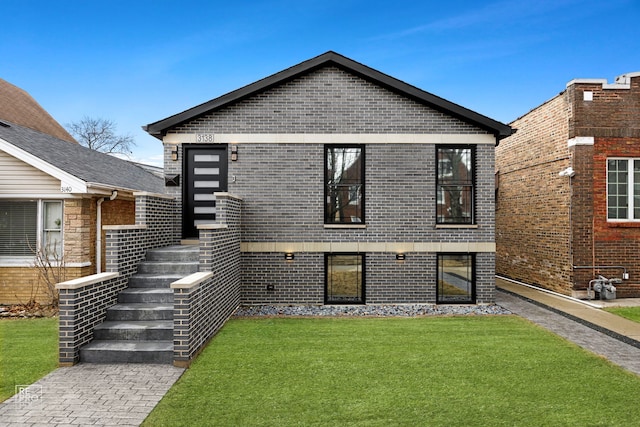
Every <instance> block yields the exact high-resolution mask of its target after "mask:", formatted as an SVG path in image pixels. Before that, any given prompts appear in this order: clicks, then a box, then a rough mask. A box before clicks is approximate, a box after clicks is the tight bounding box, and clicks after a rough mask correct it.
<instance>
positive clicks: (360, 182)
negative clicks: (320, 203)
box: [324, 145, 364, 224]
mask: <svg viewBox="0 0 640 427" xmlns="http://www.w3.org/2000/svg"><path fill="white" fill-rule="evenodd" d="M324 179H325V209H324V221H325V224H352V223H364V147H363V146H360V145H349V146H342V145H328V146H326V147H325V176H324Z"/></svg>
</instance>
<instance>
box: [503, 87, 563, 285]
mask: <svg viewBox="0 0 640 427" xmlns="http://www.w3.org/2000/svg"><path fill="white" fill-rule="evenodd" d="M568 114H569V107H568V105H567V101H566V99H565V97H564V96H563V95H562V94H561V95H559V96H557V97H555V98H553V99H552V100H550V101H548V102H547V103H545V104H543V105H541V106H540V107H538V108H536V109H534V110H532V111H531V112H529V113H528V114H527V115H525V116H523V117H521V118H519V119H517V120H516V121H514V122H513V123H512V124H511V126H512V127H513V128H515V129H517V132H516V133H515V134H514V135H512V136H510V137H508V138H505V139H503V140H502V141H500V144H499V145H498V147H497V148H496V170H497V171H498V175H499V189H498V191H497V203H496V205H497V211H496V228H497V234H496V271H497V273H498V274H500V275H504V276H507V277H511V278H513V279H517V280H521V281H523V282H526V283H535V284H539V285H541V286H543V287H546V288H549V289H552V290H555V291H558V292H564V293H569V292H570V289H571V286H572V284H571V273H572V269H571V267H570V265H571V264H570V261H569V259H570V254H569V251H570V243H569V238H570V231H569V230H570V228H569V227H570V209H569V207H570V198H571V188H570V182H569V178H567V177H560V176H559V175H558V173H559V172H560V171H562V170H564V169H566V168H567V167H569V166H570V165H571V158H570V152H569V149H568V147H567V140H568V129H567V125H568V117H569V116H568Z"/></svg>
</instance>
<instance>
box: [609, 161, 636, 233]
mask: <svg viewBox="0 0 640 427" xmlns="http://www.w3.org/2000/svg"><path fill="white" fill-rule="evenodd" d="M607 219H609V220H623V221H630V220H640V159H607Z"/></svg>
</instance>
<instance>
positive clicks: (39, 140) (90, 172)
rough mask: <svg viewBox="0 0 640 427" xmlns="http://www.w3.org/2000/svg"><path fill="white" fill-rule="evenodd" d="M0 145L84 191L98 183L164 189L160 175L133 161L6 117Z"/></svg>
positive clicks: (159, 191)
mask: <svg viewBox="0 0 640 427" xmlns="http://www.w3.org/2000/svg"><path fill="white" fill-rule="evenodd" d="M0 149H2V150H3V151H6V152H8V153H9V154H11V155H12V156H14V157H16V158H19V159H20V160H23V161H25V162H27V163H29V164H31V165H33V166H35V167H37V168H39V169H41V170H43V171H44V172H47V173H49V174H51V175H53V176H55V177H56V178H59V179H63V178H65V177H66V178H69V179H70V180H71V181H72V182H74V183H78V184H79V185H78V186H77V187H74V188H78V189H84V191H87V192H92V191H90V190H87V189H88V188H90V187H98V188H100V187H102V188H112V189H116V190H118V189H119V190H127V191H143V192H150V193H157V194H162V193H164V181H163V180H162V179H161V178H159V177H158V176H155V175H154V174H152V173H149V172H147V171H146V170H144V169H142V168H141V167H139V166H136V165H135V164H133V163H130V162H127V161H126V160H122V159H118V158H116V157H113V156H110V155H108V154H104V153H100V152H98V151H95V150H91V149H89V148H87V147H83V146H81V145H80V144H72V143H69V142H68V141H64V140H61V139H58V138H55V137H53V136H51V135H49V134H46V133H42V132H38V131H35V130H33V129H29V128H27V127H24V126H20V125H18V124H15V123H11V122H8V121H2V122H0ZM74 192H76V191H75V190H74Z"/></svg>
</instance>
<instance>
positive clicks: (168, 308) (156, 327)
mask: <svg viewBox="0 0 640 427" xmlns="http://www.w3.org/2000/svg"><path fill="white" fill-rule="evenodd" d="M198 257H199V250H198V246H197V245H192V246H170V247H167V248H160V249H153V250H150V251H148V252H147V254H146V258H145V261H143V262H141V263H140V264H139V265H138V273H137V274H135V275H133V276H132V277H131V278H130V279H129V287H128V288H126V289H124V290H123V291H122V292H120V294H119V295H118V303H117V304H116V305H114V306H113V307H110V308H108V309H107V315H106V319H105V321H104V322H103V323H101V324H100V325H98V326H96V328H95V329H94V340H93V341H92V342H90V343H89V344H87V345H85V346H84V347H82V348H81V349H80V360H81V361H82V362H87V363H172V362H173V290H171V289H170V284H171V283H172V282H174V281H176V280H178V279H180V278H182V277H185V276H188V275H189V274H191V273H195V272H197V271H198Z"/></svg>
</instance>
